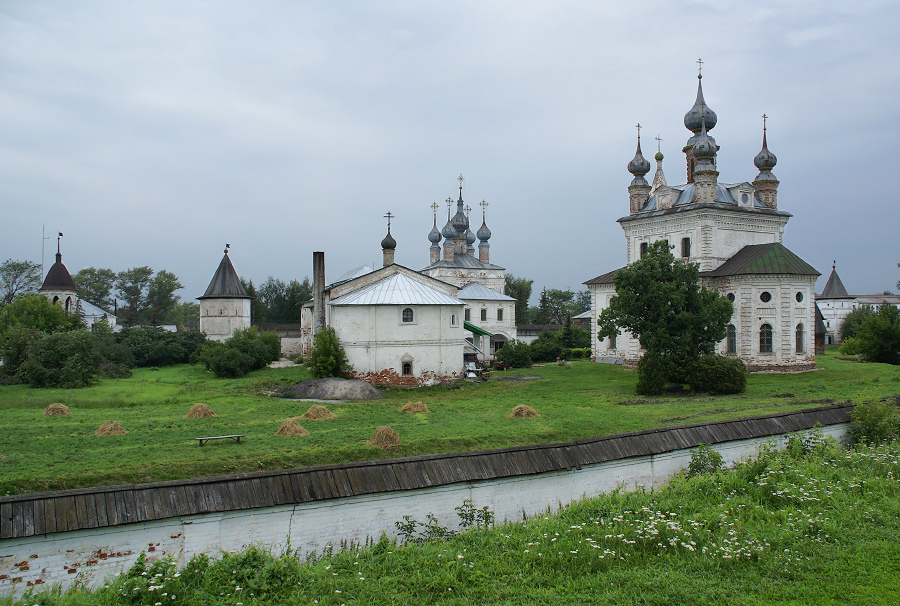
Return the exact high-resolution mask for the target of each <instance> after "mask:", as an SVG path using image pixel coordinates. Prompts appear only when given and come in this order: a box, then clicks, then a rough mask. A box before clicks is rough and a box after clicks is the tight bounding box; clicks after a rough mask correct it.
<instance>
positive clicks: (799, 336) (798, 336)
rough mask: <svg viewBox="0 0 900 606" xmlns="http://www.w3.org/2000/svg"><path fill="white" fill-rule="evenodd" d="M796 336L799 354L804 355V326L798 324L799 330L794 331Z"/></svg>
mask: <svg viewBox="0 0 900 606" xmlns="http://www.w3.org/2000/svg"><path fill="white" fill-rule="evenodd" d="M794 336H795V340H796V342H797V343H796V344H797V353H803V351H804V350H805V349H806V344H805V343H804V335H803V324H797V330H796V331H794Z"/></svg>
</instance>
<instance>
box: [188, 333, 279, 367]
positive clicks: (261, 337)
mask: <svg viewBox="0 0 900 606" xmlns="http://www.w3.org/2000/svg"><path fill="white" fill-rule="evenodd" d="M280 354H281V339H279V337H278V335H277V334H276V333H275V332H274V331H268V332H263V333H260V332H259V331H258V330H257V328H256V327H255V326H251V327H250V328H244V329H241V330H236V331H234V336H232V337H230V338H228V339H225V341H223V342H219V341H206V342H204V343H202V344H201V345H200V346H199V347H198V348H197V349H196V351H195V353H194V355H193V356H192V357H191V361H193V362H194V363H201V364H204V365H205V366H206V369H207V370H210V371H212V372H213V373H214V374H215V375H216V376H217V377H220V378H225V377H232V378H233V377H242V376H244V375H245V374H247V373H248V372H250V371H252V370H256V369H258V368H263V367H264V366H265V365H266V364H268V363H269V362H271V361H273V360H277V359H278V357H279V355H280Z"/></svg>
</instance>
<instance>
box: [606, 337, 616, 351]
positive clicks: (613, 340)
mask: <svg viewBox="0 0 900 606" xmlns="http://www.w3.org/2000/svg"><path fill="white" fill-rule="evenodd" d="M616 336H617V335H613V336H611V337H610V338H609V345H607V346H606V349H615V348H616Z"/></svg>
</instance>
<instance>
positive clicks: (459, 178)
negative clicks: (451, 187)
mask: <svg viewBox="0 0 900 606" xmlns="http://www.w3.org/2000/svg"><path fill="white" fill-rule="evenodd" d="M456 180H457V181H459V191H460V192H462V184H463V181H465V180H466V179H465V177H463V176H462V173H459V176H458V177H457V178H456Z"/></svg>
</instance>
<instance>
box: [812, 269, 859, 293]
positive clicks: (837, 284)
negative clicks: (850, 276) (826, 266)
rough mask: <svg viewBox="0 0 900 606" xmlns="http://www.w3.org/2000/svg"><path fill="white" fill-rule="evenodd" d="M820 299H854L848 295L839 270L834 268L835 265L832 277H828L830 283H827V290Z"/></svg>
mask: <svg viewBox="0 0 900 606" xmlns="http://www.w3.org/2000/svg"><path fill="white" fill-rule="evenodd" d="M819 298H820V299H852V298H853V297H852V296H851V295H848V294H847V289H846V288H844V283H843V282H841V278H840V276H838V274H837V270H836V269H835V268H834V265H832V266H831V275H829V276H828V281H827V282H826V283H825V288H824V289H823V290H822V294H821V295H819Z"/></svg>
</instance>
